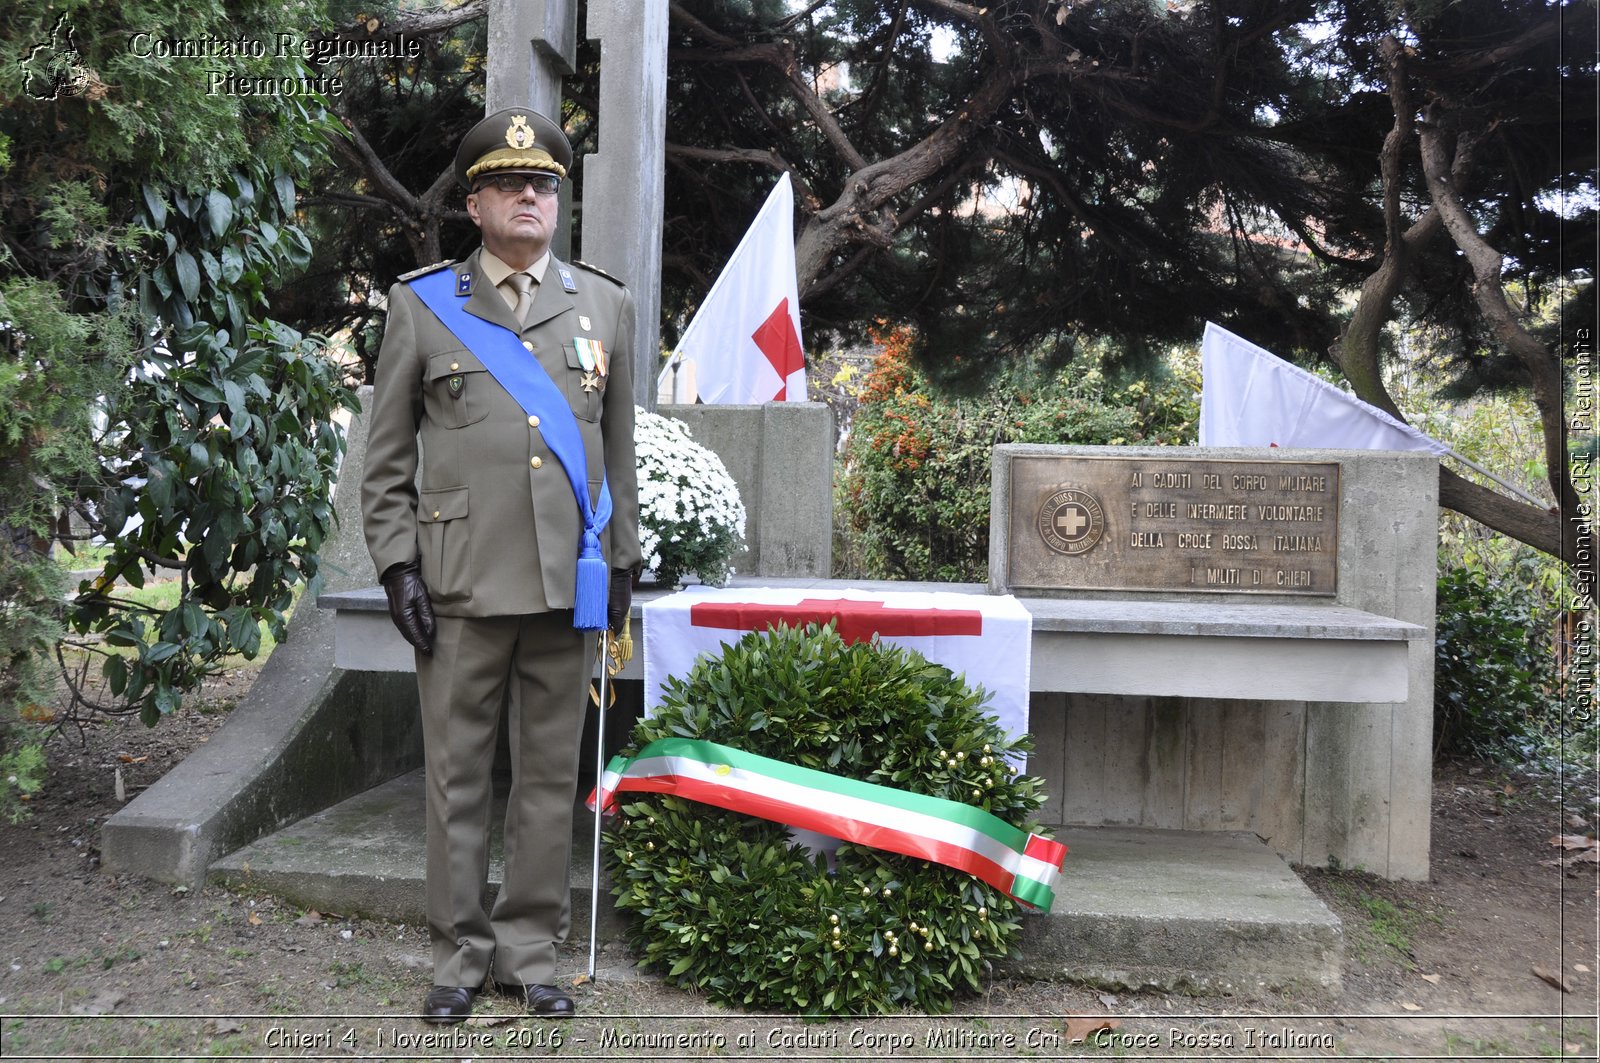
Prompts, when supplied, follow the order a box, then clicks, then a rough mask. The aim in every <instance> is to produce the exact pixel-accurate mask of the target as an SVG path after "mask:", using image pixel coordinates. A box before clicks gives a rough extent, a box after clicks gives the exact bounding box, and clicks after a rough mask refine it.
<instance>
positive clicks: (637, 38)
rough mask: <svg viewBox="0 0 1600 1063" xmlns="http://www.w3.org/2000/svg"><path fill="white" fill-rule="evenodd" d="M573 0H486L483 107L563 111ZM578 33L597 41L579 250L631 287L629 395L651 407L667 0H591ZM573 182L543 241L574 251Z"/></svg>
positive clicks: (657, 334) (657, 332) (573, 32)
mask: <svg viewBox="0 0 1600 1063" xmlns="http://www.w3.org/2000/svg"><path fill="white" fill-rule="evenodd" d="M577 10H578V3H577V0H489V70H488V84H487V89H488V110H489V111H495V110H498V109H499V108H502V107H509V106H512V105H514V104H516V103H520V102H523V101H526V102H528V103H530V104H532V106H533V107H534V108H536V109H537V110H539V111H542V112H543V113H545V114H547V115H550V116H551V117H557V116H559V115H560V114H561V80H562V78H564V77H566V76H567V75H569V74H571V73H572V71H573V66H574V63H575V62H576V61H577ZM588 11H589V15H588V19H587V21H586V24H585V27H584V36H585V37H586V38H588V39H591V40H598V41H599V42H600V114H599V116H598V119H599V121H598V124H599V144H600V151H599V152H598V153H597V154H593V155H587V156H585V157H584V159H583V165H582V181H583V185H582V189H581V191H582V193H583V197H584V199H585V200H587V201H588V202H590V203H593V204H595V205H596V209H594V210H591V211H585V212H584V224H583V232H581V233H578V234H576V236H577V239H578V249H579V251H578V257H581V258H583V259H584V260H585V261H587V262H591V263H593V264H594V265H596V266H599V267H600V268H601V269H603V270H605V271H606V272H607V273H609V274H611V275H612V276H614V277H616V278H617V279H619V280H621V281H622V282H623V283H624V284H626V285H627V286H628V290H629V291H630V292H632V293H633V302H634V308H635V311H636V319H635V325H634V334H633V350H632V351H631V352H629V354H630V356H631V357H632V358H633V367H634V369H633V394H634V402H636V403H638V404H639V405H640V406H643V407H645V408H646V409H653V408H654V407H655V397H656V388H655V380H656V372H657V370H658V369H659V365H658V363H659V361H660V354H659V351H660V346H661V224H662V213H663V212H662V204H663V202H664V199H665V180H666V161H665V160H666V126H667V0H590V3H589V7H588ZM571 187H572V186H571V183H570V182H568V183H566V184H563V186H562V215H561V217H562V221H561V224H560V225H559V226H558V228H557V233H556V239H555V241H554V243H553V245H552V248H551V249H552V250H553V251H554V252H555V254H556V255H557V257H561V258H571V257H573V255H572V252H571V250H570V249H571V246H572V239H573V236H574V234H573V232H572V224H571V217H572V210H571V207H572V202H571V199H570V196H571V194H572V193H571Z"/></svg>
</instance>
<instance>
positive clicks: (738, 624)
mask: <svg viewBox="0 0 1600 1063" xmlns="http://www.w3.org/2000/svg"><path fill="white" fill-rule="evenodd" d="M830 620H834V621H838V630H839V637H840V638H842V639H844V641H845V643H846V644H847V645H852V646H853V645H855V644H856V643H857V642H870V641H871V639H872V636H874V635H879V636H881V637H883V638H891V637H905V636H921V637H927V636H931V635H982V634H983V614H982V613H980V612H979V611H978V610H976V609H908V608H903V607H894V608H891V607H890V606H889V605H888V604H887V603H886V602H882V601H859V600H852V599H849V598H807V599H805V600H804V601H802V602H799V603H798V604H795V605H773V604H769V603H761V602H701V603H699V604H698V605H694V606H692V607H690V609H689V622H690V623H691V624H693V625H694V626H695V627H716V628H725V629H729V630H733V631H765V630H766V629H767V628H768V627H773V626H776V625H778V624H787V625H789V626H790V627H801V626H803V625H805V624H826V623H828V622H829V621H830Z"/></svg>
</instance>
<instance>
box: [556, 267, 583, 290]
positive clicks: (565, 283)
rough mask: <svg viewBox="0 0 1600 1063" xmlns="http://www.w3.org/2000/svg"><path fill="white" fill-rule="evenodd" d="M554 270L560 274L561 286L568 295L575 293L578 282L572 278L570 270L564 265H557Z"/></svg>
mask: <svg viewBox="0 0 1600 1063" xmlns="http://www.w3.org/2000/svg"><path fill="white" fill-rule="evenodd" d="M556 272H557V273H559V274H561V287H562V288H564V289H566V292H567V294H568V295H576V294H577V292H578V282H577V281H576V280H574V279H573V277H572V271H571V270H570V269H568V268H567V267H565V266H557V267H556Z"/></svg>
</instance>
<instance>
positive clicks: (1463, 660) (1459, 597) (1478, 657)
mask: <svg viewBox="0 0 1600 1063" xmlns="http://www.w3.org/2000/svg"><path fill="white" fill-rule="evenodd" d="M1534 612H1535V607H1534V595H1533V593H1532V592H1531V591H1530V590H1529V589H1528V588H1526V587H1518V586H1516V585H1511V584H1506V583H1503V582H1491V581H1490V580H1489V579H1487V578H1486V577H1484V576H1483V575H1481V574H1479V573H1475V572H1473V571H1472V570H1470V569H1465V568H1451V569H1448V570H1446V572H1445V573H1444V575H1442V576H1440V577H1439V590H1438V617H1437V628H1436V634H1435V643H1434V645H1435V656H1434V668H1433V734H1434V747H1435V750H1436V752H1438V753H1443V754H1458V755H1459V754H1465V755H1470V756H1480V757H1488V758H1493V759H1508V758H1511V759H1525V758H1526V757H1527V756H1529V755H1530V754H1531V753H1532V752H1534V751H1535V749H1536V747H1538V746H1539V745H1540V744H1541V742H1542V741H1543V739H1544V737H1545V736H1547V735H1549V734H1550V733H1551V732H1552V731H1553V730H1554V729H1555V727H1556V726H1557V725H1558V718H1559V705H1560V701H1559V697H1558V695H1557V693H1556V691H1557V680H1556V675H1555V667H1554V664H1553V661H1552V659H1551V655H1550V652H1549V649H1548V647H1547V646H1545V645H1542V644H1541V641H1542V640H1540V639H1539V637H1538V635H1537V634H1536V632H1537V631H1538V630H1540V625H1538V624H1537V623H1536V622H1535V615H1534Z"/></svg>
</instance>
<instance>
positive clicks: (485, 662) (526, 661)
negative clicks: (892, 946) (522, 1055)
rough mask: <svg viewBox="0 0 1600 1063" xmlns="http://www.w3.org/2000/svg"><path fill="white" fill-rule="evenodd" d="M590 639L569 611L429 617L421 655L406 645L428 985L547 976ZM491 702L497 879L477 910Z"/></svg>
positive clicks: (562, 895)
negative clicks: (501, 778) (503, 780)
mask: <svg viewBox="0 0 1600 1063" xmlns="http://www.w3.org/2000/svg"><path fill="white" fill-rule="evenodd" d="M592 645H593V636H592V634H591V633H586V632H582V631H577V630H575V629H574V628H573V626H572V612H571V611H570V610H557V611H553V612H547V613H531V614H528V615H525V616H504V617H487V618H470V617H449V616H441V617H438V618H437V627H436V630H435V633H434V640H433V655H432V656H431V657H429V656H424V655H423V654H421V653H418V654H417V655H416V658H417V690H418V694H419V696H420V699H421V702H422V737H423V756H424V762H425V765H426V769H427V794H428V824H427V837H428V891H427V901H428V933H429V937H430V938H431V939H432V942H433V971H434V979H433V980H434V984H435V985H447V986H473V987H476V986H479V985H481V984H482V983H483V980H484V976H485V975H487V974H489V973H490V972H491V969H492V971H493V974H494V977H495V978H496V979H497V980H498V981H501V982H515V983H520V984H523V985H535V984H536V985H551V984H554V982H555V964H556V950H557V948H558V947H559V946H560V944H561V943H562V942H563V941H565V940H566V936H567V930H568V927H569V925H570V923H571V911H570V903H569V901H570V898H569V894H568V884H567V875H568V870H569V865H570V863H571V859H572V814H573V803H574V798H575V789H576V787H577V776H578V744H579V741H580V739H581V737H582V734H583V720H584V712H585V683H584V678H585V674H586V668H585V665H587V664H589V663H590V660H591V654H590V653H586V652H585V651H586V650H588V649H592ZM508 693H509V695H510V696H509V697H507V696H506V695H507V694H508ZM502 705H505V706H506V707H507V711H508V712H509V713H510V719H509V720H508V731H509V734H510V744H511V794H510V797H509V799H508V800H507V802H506V818H505V880H504V883H503V884H502V885H501V887H500V894H499V896H498V897H497V898H496V900H495V903H494V909H493V911H492V912H490V913H485V911H484V906H483V895H484V891H485V888H486V886H487V881H488V874H489V816H490V801H491V798H492V779H491V776H492V774H493V770H494V755H495V741H496V738H497V737H498V734H499V724H500V710H501V706H502ZM491 965H492V968H491Z"/></svg>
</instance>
